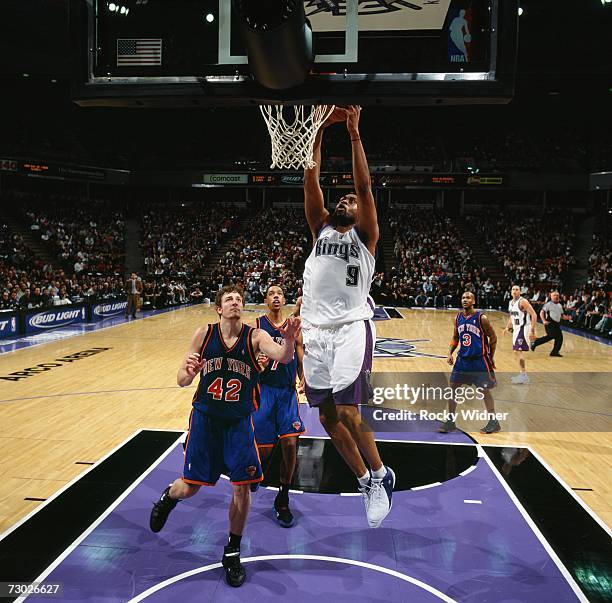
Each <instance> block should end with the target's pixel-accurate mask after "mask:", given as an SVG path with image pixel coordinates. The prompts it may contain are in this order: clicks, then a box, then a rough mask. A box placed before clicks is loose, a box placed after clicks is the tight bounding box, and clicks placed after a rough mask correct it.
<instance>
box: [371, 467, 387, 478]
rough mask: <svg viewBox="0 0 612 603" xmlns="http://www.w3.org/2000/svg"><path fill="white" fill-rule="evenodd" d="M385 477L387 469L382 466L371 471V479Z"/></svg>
mask: <svg viewBox="0 0 612 603" xmlns="http://www.w3.org/2000/svg"><path fill="white" fill-rule="evenodd" d="M385 475H387V469H386V468H385V466H384V465H381V467H380V469H378V470H377V471H372V479H382V478H383V477H385Z"/></svg>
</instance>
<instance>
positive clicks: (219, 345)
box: [193, 323, 261, 419]
mask: <svg viewBox="0 0 612 603" xmlns="http://www.w3.org/2000/svg"><path fill="white" fill-rule="evenodd" d="M252 338H253V328H252V327H249V326H247V325H245V324H243V325H242V330H241V331H240V334H239V336H238V339H236V342H235V343H234V345H232V346H231V347H228V346H227V345H226V344H225V341H224V340H223V335H222V334H221V328H220V325H219V323H215V324H210V325H208V331H207V332H206V335H205V336H204V341H203V343H202V348H201V350H200V358H201V359H203V360H205V361H206V362H205V364H204V368H203V369H202V372H201V373H200V383H199V385H198V389H197V391H196V393H195V395H194V397H193V406H194V408H196V409H197V410H199V411H200V412H203V413H204V414H208V415H212V416H216V417H219V418H223V419H237V418H242V417H246V416H248V415H250V414H251V413H252V412H253V411H255V410H257V408H258V407H259V398H260V391H259V372H260V370H261V368H260V366H259V364H258V363H257V361H256V359H255V354H254V353H253V341H252Z"/></svg>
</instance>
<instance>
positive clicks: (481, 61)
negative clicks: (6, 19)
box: [71, 0, 518, 107]
mask: <svg viewBox="0 0 612 603" xmlns="http://www.w3.org/2000/svg"><path fill="white" fill-rule="evenodd" d="M304 7H305V11H306V15H307V17H308V19H309V20H310V23H311V26H312V30H313V39H314V47H315V53H316V59H315V64H314V68H313V70H312V73H311V74H310V75H309V76H308V77H307V79H306V81H305V82H304V84H302V85H300V86H297V87H295V88H292V89H290V90H286V91H270V90H268V89H266V88H263V87H262V86H261V85H259V84H258V83H257V82H255V81H254V80H253V78H252V77H251V75H250V71H249V65H248V59H247V57H246V54H245V50H244V46H243V44H242V40H241V36H240V29H239V27H238V24H237V22H238V18H237V17H236V16H235V15H234V14H233V11H232V2H231V0H172V1H170V0H117V1H115V2H109V1H108V0H86V1H84V0H72V4H71V10H72V18H71V23H72V30H73V34H74V35H73V39H74V44H75V52H77V53H78V56H79V57H80V63H79V67H78V73H76V74H75V86H74V94H73V96H74V99H75V101H76V102H78V103H79V104H81V105H95V106H101V105H103V106H104V105H105V106H154V107H160V106H191V107H193V106H197V105H202V106H207V105H208V106H215V105H217V106H221V105H232V104H233V105H249V104H261V103H285V104H298V103H299V104H319V103H335V104H347V103H359V104H362V105H377V104H378V105H380V104H382V105H384V104H396V105H415V104H423V105H426V104H467V103H495V102H497V103H499V102H508V101H509V99H510V98H511V97H512V93H513V89H514V68H515V57H516V38H517V19H518V15H517V10H518V6H517V0H504V1H503V2H502V0H410V1H408V0H342V1H335V0H305V1H304Z"/></svg>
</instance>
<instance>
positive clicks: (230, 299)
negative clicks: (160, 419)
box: [149, 285, 300, 587]
mask: <svg viewBox="0 0 612 603" xmlns="http://www.w3.org/2000/svg"><path fill="white" fill-rule="evenodd" d="M243 300H244V295H243V292H242V289H240V288H239V287H236V286H234V285H229V286H227V287H223V288H222V289H220V290H219V292H218V293H217V296H216V299H215V306H216V309H217V313H218V314H219V322H218V323H216V324H209V325H207V326H206V327H205V328H201V327H198V329H196V332H195V333H194V335H193V337H192V339H191V344H190V346H189V353H188V354H187V356H186V358H185V360H184V361H183V362H182V363H181V366H180V368H179V371H178V375H177V383H178V385H180V386H181V387H186V386H188V385H191V383H192V381H193V380H194V379H195V377H196V376H197V375H198V374H199V375H200V383H199V384H198V389H197V390H196V393H195V395H194V397H193V408H192V410H191V416H190V418H189V434H188V438H187V443H186V445H185V464H184V467H183V475H182V477H180V478H178V479H176V480H175V481H174V482H173V483H172V484H170V486H168V487H167V488H166V489H165V490H164V491H163V493H162V495H161V497H160V499H159V500H158V501H157V502H156V503H155V504H154V505H153V509H152V511H151V517H150V520H149V523H150V527H151V530H153V532H159V531H160V530H161V529H162V528H163V527H164V524H165V523H166V520H167V519H168V515H169V514H170V512H171V511H172V510H173V509H174V507H176V504H177V503H178V501H179V500H183V499H185V498H190V497H191V496H193V495H194V494H196V492H198V490H199V489H200V487H201V486H214V485H215V484H216V483H217V480H218V479H219V477H220V475H221V472H224V471H227V472H228V474H229V478H230V482H231V484H232V488H233V495H232V499H231V501H230V506H229V524H230V525H229V528H230V531H229V542H228V544H227V546H226V547H225V549H224V551H223V558H222V564H223V567H224V568H225V579H226V580H227V583H228V584H229V585H230V586H236V587H237V586H241V585H242V583H243V582H244V581H245V579H246V571H245V569H244V566H243V565H242V564H241V563H240V541H241V539H242V532H243V530H244V528H245V526H246V522H247V517H248V515H249V510H250V507H251V492H250V485H251V484H252V483H258V482H260V481H261V480H262V479H263V473H262V469H261V463H260V461H259V454H258V452H257V443H256V441H255V434H254V429H253V421H252V418H251V415H252V413H253V411H255V410H257V406H258V399H259V372H260V370H261V368H260V366H259V364H258V362H257V355H258V354H259V353H260V352H261V353H264V354H266V356H267V357H268V358H270V359H271V360H273V361H277V362H281V363H283V364H286V363H288V362H291V360H292V358H293V352H294V348H295V340H296V337H297V336H298V335H299V331H300V319H299V318H293V317H290V318H288V319H287V321H286V322H285V324H284V325H283V326H281V327H280V328H279V332H280V333H281V336H282V338H283V343H282V345H279V344H278V343H276V342H275V341H274V340H273V339H272V337H270V335H269V334H268V333H266V331H264V330H263V329H253V328H252V327H249V326H247V325H245V324H244V323H243V322H242V308H243V305H244V302H243Z"/></svg>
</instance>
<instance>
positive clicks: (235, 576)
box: [221, 544, 246, 588]
mask: <svg viewBox="0 0 612 603" xmlns="http://www.w3.org/2000/svg"><path fill="white" fill-rule="evenodd" d="M221 563H222V565H223V567H224V568H225V581H226V582H227V583H228V584H229V585H230V586H233V587H234V588H238V587H239V586H242V585H243V584H244V581H245V580H246V570H245V569H244V565H242V563H240V548H239V547H237V546H230V545H229V544H228V545H227V546H225V548H224V549H223V558H222V559H221Z"/></svg>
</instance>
